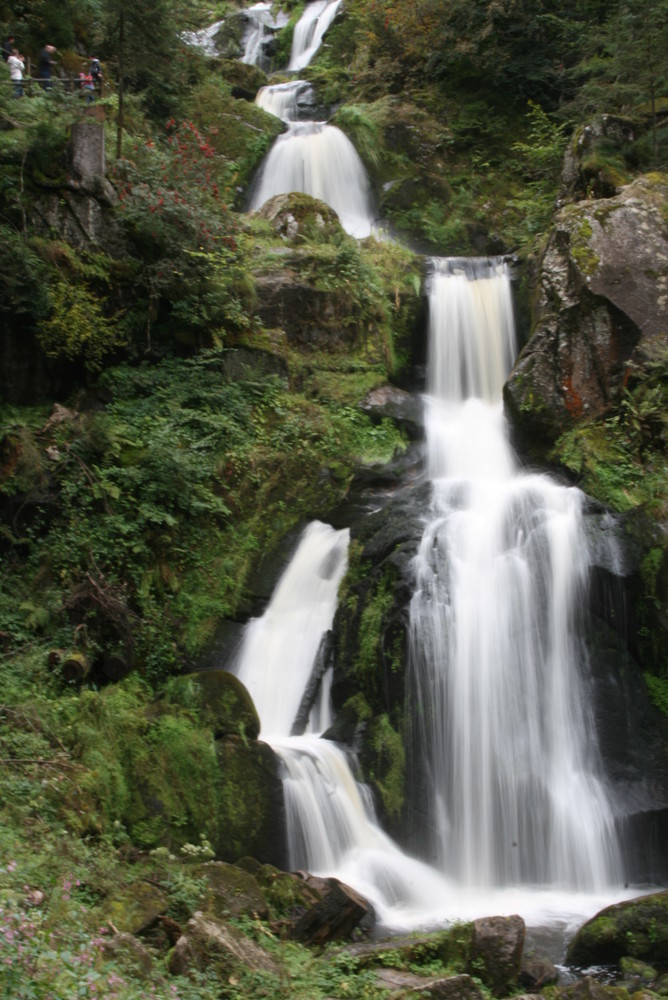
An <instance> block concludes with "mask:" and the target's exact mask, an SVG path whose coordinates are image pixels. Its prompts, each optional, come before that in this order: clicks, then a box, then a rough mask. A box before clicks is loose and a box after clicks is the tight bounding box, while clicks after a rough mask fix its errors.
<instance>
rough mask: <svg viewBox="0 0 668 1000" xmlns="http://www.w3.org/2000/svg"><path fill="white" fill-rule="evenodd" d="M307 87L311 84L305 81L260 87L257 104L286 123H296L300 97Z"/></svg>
mask: <svg viewBox="0 0 668 1000" xmlns="http://www.w3.org/2000/svg"><path fill="white" fill-rule="evenodd" d="M307 87H310V84H308V83H307V82H306V81H305V80H290V81H289V82H288V83H274V84H271V85H269V86H267V87H260V89H259V90H258V92H257V95H256V97H255V103H256V104H257V106H258V107H259V108H262V110H263V111H268V112H269V114H272V115H276V117H277V118H280V119H281V120H282V121H284V122H294V121H297V117H298V114H299V103H298V98H299V95H300V93H301V92H302V91H303V90H304V89H305V88H307Z"/></svg>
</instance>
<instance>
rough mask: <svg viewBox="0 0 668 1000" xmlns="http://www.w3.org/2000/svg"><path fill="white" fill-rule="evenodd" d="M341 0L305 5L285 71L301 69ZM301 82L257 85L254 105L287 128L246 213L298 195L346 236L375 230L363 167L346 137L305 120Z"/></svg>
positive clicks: (257, 182) (304, 88)
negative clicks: (327, 211) (331, 214)
mask: <svg viewBox="0 0 668 1000" xmlns="http://www.w3.org/2000/svg"><path fill="white" fill-rule="evenodd" d="M340 5H341V0H328V2H327V0H314V2H313V3H308V4H307V5H306V8H305V10H304V13H303V15H302V17H301V18H300V20H299V22H298V23H297V25H296V27H295V33H294V36H293V42H292V55H291V57H290V65H289V67H288V68H289V69H290V70H297V69H303V68H304V66H307V65H308V63H309V62H310V61H311V59H312V58H313V56H314V55H315V53H316V51H317V50H318V48H319V47H320V45H321V44H322V39H323V36H324V33H325V31H326V30H327V28H328V27H329V25H330V24H331V22H332V21H333V19H334V17H335V15H336V13H337V11H338V9H339V7H340ZM307 90H310V85H309V84H308V83H306V81H304V80H294V81H290V82H288V83H281V84H275V85H272V86H267V87H262V88H261V89H260V91H259V92H258V95H257V97H256V101H255V103H256V104H258V105H259V107H261V108H263V109H264V110H265V111H269V112H270V113H271V114H273V115H276V116H277V117H278V118H280V119H281V120H282V121H284V122H286V123H287V125H288V130H287V132H285V133H284V134H283V135H281V136H279V137H278V139H277V140H276V142H275V143H274V145H273V146H272V148H271V149H270V151H269V153H268V154H267V156H266V158H265V160H264V162H263V164H262V166H261V168H260V170H259V172H258V175H257V177H256V178H255V182H254V184H253V187H252V191H251V194H250V199H249V205H248V207H249V210H250V211H253V210H256V209H258V208H261V207H262V205H264V203H265V202H266V201H268V200H269V198H272V197H273V196H274V195H277V194H289V193H290V192H292V191H298V192H301V193H302V194H309V195H311V196H312V197H313V198H319V199H320V200H321V201H324V202H326V204H328V205H329V206H330V208H333V209H334V211H335V212H336V213H337V215H338V217H339V220H340V222H341V225H342V226H343V228H344V229H345V230H346V232H347V233H349V234H350V235H351V236H355V237H357V238H358V239H363V238H364V237H366V236H369V235H370V234H371V233H372V232H373V231H374V212H373V206H372V199H371V189H370V185H369V179H368V177H367V173H366V170H365V169H364V164H363V163H362V161H361V159H360V157H359V154H358V152H357V150H356V149H355V147H354V145H353V144H352V142H351V141H350V139H349V138H348V137H347V135H346V134H345V133H344V132H342V131H341V129H339V128H336V126H334V125H328V124H327V122H324V121H304V120H303V114H302V111H301V108H300V97H303V95H304V93H305V91H307Z"/></svg>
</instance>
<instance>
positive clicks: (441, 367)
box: [411, 261, 621, 891]
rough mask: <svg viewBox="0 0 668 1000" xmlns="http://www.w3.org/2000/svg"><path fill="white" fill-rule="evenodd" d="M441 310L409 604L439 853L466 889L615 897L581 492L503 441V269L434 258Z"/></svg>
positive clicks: (420, 751) (507, 352)
mask: <svg viewBox="0 0 668 1000" xmlns="http://www.w3.org/2000/svg"><path fill="white" fill-rule="evenodd" d="M429 302H430V329H429V337H430V360H429V386H428V389H429V395H428V397H427V400H426V404H427V406H426V431H427V444H428V461H429V472H430V478H431V479H432V481H433V509H432V514H431V517H430V520H429V523H428V524H427V526H426V529H425V532H424V536H423V539H422V543H421V545H420V550H419V552H418V555H417V558H416V577H417V586H416V592H415V595H414V598H413V602H412V605H411V680H412V689H413V693H414V701H415V704H414V708H413V716H414V718H415V719H416V720H418V721H417V739H416V746H415V747H414V748H413V749H414V752H415V756H416V758H417V759H419V758H422V760H423V762H424V768H425V771H426V775H425V777H426V787H427V789H428V792H429V809H428V823H427V826H428V830H429V838H428V839H429V845H428V848H429V858H430V861H431V862H432V863H433V864H435V865H436V866H437V867H438V868H439V870H441V871H443V872H445V873H447V874H449V875H450V876H451V877H452V878H453V879H454V880H456V881H457V882H459V883H460V884H462V885H464V886H469V887H485V886H487V887H489V886H512V885H515V886H519V885H536V886H539V885H540V886H554V887H559V888H563V889H566V888H572V889H576V888H577V889H579V890H589V891H595V890H601V889H603V888H605V887H609V886H611V885H614V884H617V885H619V883H620V881H621V872H620V862H619V856H618V850H617V844H616V839H615V834H614V822H613V816H612V812H611V808H610V804H609V802H608V800H607V797H606V793H605V789H604V787H603V785H602V782H601V780H600V778H599V777H598V776H597V775H598V761H597V749H596V741H595V738H594V736H593V732H594V726H593V720H592V717H591V709H590V706H589V700H588V695H587V690H586V687H585V678H584V672H585V668H586V658H585V653H584V649H583V646H582V644H581V642H580V640H579V638H578V630H577V610H578V606H579V604H580V601H581V598H582V595H583V589H584V587H585V585H586V580H587V575H588V569H589V562H588V552H587V542H586V538H585V534H584V530H583V519H582V500H583V497H582V494H580V493H579V491H578V490H576V489H572V488H571V489H569V488H565V487H562V486H560V485H558V484H556V483H555V482H553V481H552V480H550V479H549V478H548V477H546V476H541V475H535V474H529V473H524V472H522V471H521V470H519V469H518V468H517V466H516V462H515V459H514V456H513V454H512V451H511V449H510V446H509V444H508V441H507V437H506V430H505V426H504V419H503V412H502V404H501V389H502V386H503V382H504V380H505V378H506V377H507V374H508V371H509V369H510V365H511V363H512V359H513V357H514V354H515V345H514V342H513V336H514V335H513V323H512V308H511V297H510V277H509V273H508V269H507V267H506V266H505V265H504V264H503V263H501V262H494V261H491V262H485V263H484V264H482V265H478V268H477V270H476V269H475V268H472V266H471V264H468V265H467V264H466V263H465V262H464V261H437V262H434V267H433V273H432V275H431V283H430V293H429Z"/></svg>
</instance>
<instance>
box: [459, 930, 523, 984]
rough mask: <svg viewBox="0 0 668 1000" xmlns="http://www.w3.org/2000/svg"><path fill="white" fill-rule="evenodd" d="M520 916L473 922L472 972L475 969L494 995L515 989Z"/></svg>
mask: <svg viewBox="0 0 668 1000" xmlns="http://www.w3.org/2000/svg"><path fill="white" fill-rule="evenodd" d="M525 930H526V929H525V925H524V921H523V920H522V918H521V917H520V916H516V915H515V916H512V917H483V918H481V919H479V920H475V921H474V922H473V941H472V943H471V959H470V966H471V971H474V970H475V972H476V974H477V975H479V976H480V978H481V979H482V981H483V982H484V983H485V984H486V985H487V986H489V988H490V989H491V990H492V992H493V993H494V995H495V996H498V997H502V996H507V995H508V994H509V993H511V992H512V991H513V989H515V988H516V986H517V982H518V980H519V975H520V968H521V963H522V950H523V948H524V936H525Z"/></svg>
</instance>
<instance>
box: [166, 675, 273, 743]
mask: <svg viewBox="0 0 668 1000" xmlns="http://www.w3.org/2000/svg"><path fill="white" fill-rule="evenodd" d="M169 698H170V700H171V701H175V702H176V703H177V704H181V705H187V706H191V705H192V706H193V707H195V708H196V709H197V711H198V715H199V717H200V719H201V720H202V722H203V723H204V724H205V725H208V726H210V727H211V729H212V730H213V735H214V739H221V738H223V737H225V736H245V737H246V738H247V739H250V740H256V739H257V738H258V736H259V734H260V719H259V716H258V714H257V710H256V708H255V705H254V704H253V700H252V698H251V696H250V695H249V693H248V691H247V690H246V688H245V687H244V685H243V684H242V683H241V681H240V680H239V678H238V677H236V676H235V675H234V674H231V673H229V672H228V671H227V670H197V671H194V672H193V673H190V674H184V675H183V676H181V677H177V678H175V680H173V681H172V682H171V683H170V686H169Z"/></svg>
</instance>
